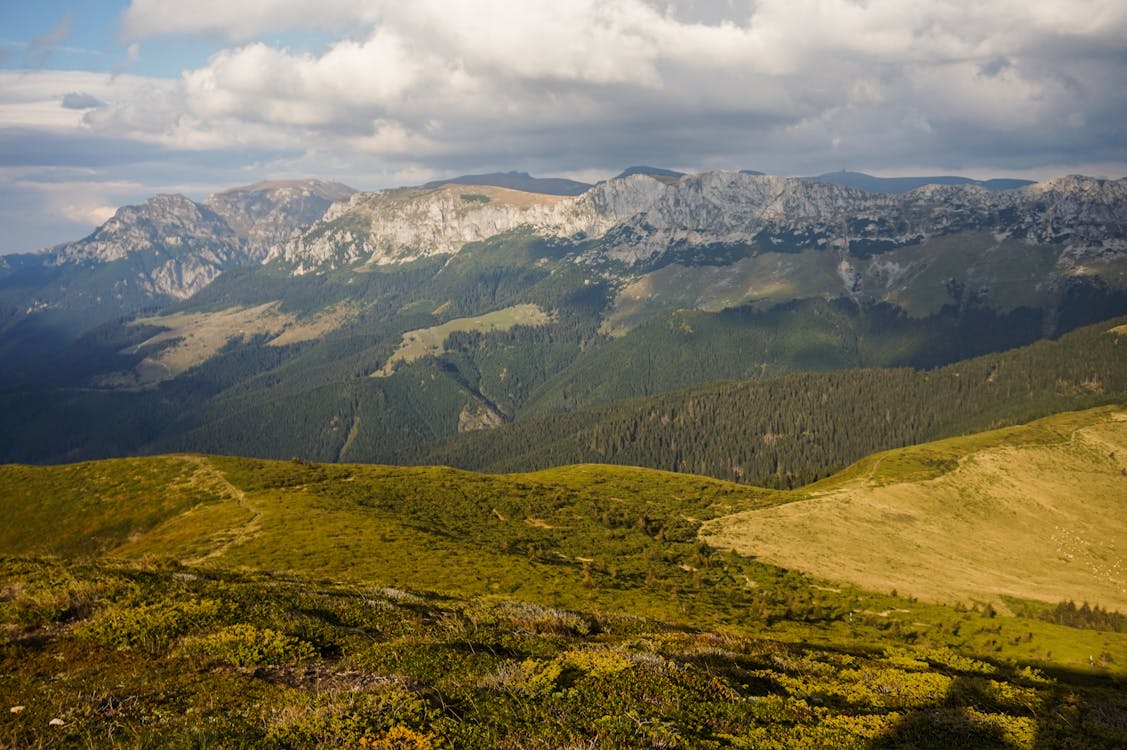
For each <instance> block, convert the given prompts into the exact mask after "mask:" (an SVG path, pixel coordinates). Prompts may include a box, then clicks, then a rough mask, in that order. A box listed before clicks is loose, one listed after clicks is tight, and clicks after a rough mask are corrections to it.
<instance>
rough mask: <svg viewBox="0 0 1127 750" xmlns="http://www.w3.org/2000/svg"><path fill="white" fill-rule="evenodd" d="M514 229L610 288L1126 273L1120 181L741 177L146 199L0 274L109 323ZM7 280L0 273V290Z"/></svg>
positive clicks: (42, 304)
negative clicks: (992, 269)
mask: <svg viewBox="0 0 1127 750" xmlns="http://www.w3.org/2000/svg"><path fill="white" fill-rule="evenodd" d="M521 227H526V228H529V229H530V230H531V231H533V232H535V233H537V234H539V235H541V236H544V237H548V238H555V239H558V240H561V241H564V242H565V243H566V242H568V241H576V244H575V245H574V255H573V259H574V260H575V261H577V262H580V263H585V264H590V265H595V266H599V267H604V266H605V267H606V268H607V269H608V270H607V272H608V273H611V274H612V275H614V276H615V277H617V278H619V279H624V278H630V277H633V276H636V275H637V274H639V273H644V272H645V271H646V270H647V269H652V268H655V267H658V266H660V265H663V264H664V263H667V262H669V261H670V260H671V259H675V258H677V257H680V256H679V254H681V253H684V252H685V251H687V250H688V251H693V252H696V251H700V252H703V253H705V254H708V253H710V252H712V250H711V249H712V248H715V247H739V248H750V249H752V250H753V251H755V252H760V253H763V252H796V251H802V250H810V249H815V250H826V251H830V252H833V253H835V254H836V255H837V256H839V257H838V258H837V259H836V260H835V261H834V263H835V264H836V266H837V275H838V276H839V277H840V279H841V283H842V286H843V288H844V290H845V291H846V292H847V293H850V292H851V291H853V290H855V289H856V288H857V285H858V283H859V281H858V279H859V278H860V276H859V274H863V273H868V274H869V275H872V273H876V272H872V273H870V272H869V271H865V270H864V269H863V268H861V266H859V265H858V263H859V262H861V261H872V262H871V263H869V265H870V266H871V267H872V268H876V269H878V270H879V273H877V275H878V276H879V275H881V274H883V275H884V276H889V278H891V277H892V276H896V275H897V274H899V272H898V271H897V272H896V273H893V271H896V268H900V267H902V266H903V262H902V261H901V260H898V259H896V258H895V257H894V256H893V255H888V254H889V253H892V252H893V251H896V250H899V249H902V248H910V247H913V246H917V245H921V244H924V243H927V242H928V241H929V240H931V239H934V238H938V237H943V236H948V235H956V234H958V233H961V232H977V233H980V234H986V235H993V237H994V238H995V240H996V241H997V242H1005V241H1017V242H1024V243H1030V244H1036V245H1041V246H1049V247H1053V248H1056V250H1054V251H1053V253H1054V258H1055V260H1054V262H1055V273H1056V274H1057V276H1058V277H1063V276H1065V275H1069V274H1078V273H1084V272H1085V268H1087V267H1088V266H1090V265H1091V264H1093V263H1097V264H1098V263H1108V262H1113V263H1118V262H1120V261H1121V260H1124V259H1125V258H1127V180H1118V181H1110V180H1097V179H1092V178H1088V177H1078V176H1070V177H1063V178H1059V179H1055V180H1050V181H1047V182H1044V183H1039V184H1035V185H1030V186H1027V187H1023V188H1019V189H1014V190H1004V191H999V190H988V189H986V188H984V187H982V186H979V185H973V184H967V185H926V186H924V187H920V188H917V189H915V190H911V191H909V192H906V193H901V194H885V193H870V192H865V191H861V190H857V189H855V188H850V187H845V186H840V185H835V184H831V183H827V182H819V181H816V180H804V179H797V178H786V177H777V176H771V175H758V174H747V173H741V172H709V173H705V174H699V175H686V176H681V177H674V176H654V175H649V174H642V173H635V174H630V175H626V176H622V177H618V178H615V179H613V180H608V181H606V182H603V183H600V184H598V185H595V186H594V187H592V188H590V189H589V190H587V191H586V192H584V193H583V194H581V195H578V196H562V195H548V194H541V193H528V192H522V191H519V190H512V189H508V188H505V187H498V186H494V185H487V186H481V185H464V184H443V185H439V186H437V187H423V188H402V189H396V190H382V191H377V192H370V193H356V192H355V191H353V190H352V189H351V188H348V187H346V186H344V185H340V184H337V183H325V182H319V181H316V180H305V181H281V182H267V183H258V184H256V185H250V186H247V187H242V188H235V189H233V190H228V191H224V192H221V193H217V194H216V195H213V196H211V197H210V198H208V199H207V200H206V201H204V202H203V203H195V202H193V201H191V200H189V199H188V198H186V197H184V196H181V195H158V196H155V197H153V198H151V199H149V200H148V201H146V202H145V203H143V204H141V205H138V206H126V207H124V208H122V209H120V210H119V211H118V212H117V213H116V214H115V215H114V217H113V218H112V219H110V220H109V221H108V222H106V223H105V224H104V225H102V226H101V227H99V228H98V229H97V230H95V231H94V232H93V233H92V234H91V235H90V236H88V237H86V238H85V239H82V240H79V241H76V242H71V243H67V244H65V245H60V246H58V247H56V248H52V249H51V250H49V251H45V252H44V253H41V254H38V255H35V256H20V257H19V258H16V259H14V260H13V261H12V262H13V263H15V265H16V266H18V267H20V268H21V269H25V270H26V269H27V268H28V267H29V266H38V267H40V268H42V269H45V270H46V269H56V271H57V272H58V273H62V274H63V275H64V276H65V275H66V274H67V273H70V272H69V271H68V269H78V268H89V267H98V268H99V269H100V270H99V277H98V278H99V280H98V281H97V284H95V282H94V281H90V282H89V283H88V284H87V286H89V287H90V288H89V289H85V291H84V292H83V293H84V294H86V295H87V296H88V297H89V298H90V299H91V300H92V302H91V304H94V303H97V304H106V300H113V299H116V300H118V303H117V304H118V307H119V308H120V309H119V310H118V312H117V314H123V313H125V312H128V311H129V310H131V309H134V308H137V307H138V306H143V305H144V304H151V303H152V302H161V301H169V300H182V299H186V298H188V297H190V296H192V295H194V294H196V293H197V292H199V291H200V290H201V289H203V288H204V287H205V286H207V285H208V284H210V283H211V282H212V281H213V280H214V279H215V278H217V277H218V276H219V275H220V274H222V273H223V272H224V271H226V270H227V269H230V268H234V267H238V266H246V265H255V264H260V263H277V264H279V265H280V266H281V267H282V268H283V269H285V270H287V271H288V272H289V273H292V274H294V275H301V274H308V273H321V272H325V271H328V270H332V269H339V268H348V267H352V266H357V267H361V266H370V265H389V264H397V263H406V262H410V261H413V260H416V259H419V258H426V257H431V256H442V255H452V254H454V253H457V252H459V251H460V250H461V249H462V248H463V247H464V246H465V245H466V244H467V243H471V242H477V241H481V240H486V239H488V238H490V237H493V236H495V235H497V234H500V233H503V232H507V231H511V230H514V229H517V228H521ZM579 240H583V241H584V242H583V243H582V244H580V243H579V242H578V241H579ZM886 261H887V262H886ZM4 265H5V266H8V267H10V266H11V265H12V264H11V263H9V262H8V261H4ZM894 266H895V267H896V268H894ZM889 269H891V270H889ZM10 273H11V272H10V271H9V270H5V268H3V267H0V281H2V280H3V279H4V277H5V275H6V274H10ZM74 273H77V271H74ZM901 275H902V274H901ZM110 277H112V280H111V282H109V283H108V285H107V282H106V279H109V278H110ZM68 278H69V277H68ZM874 278H875V277H874ZM1049 281H1050V282H1052V281H1053V280H1052V279H1049ZM36 283H37V284H38V283H39V282H36ZM60 283H61V282H60ZM67 283H70V287H69V289H70V291H69V292H67V291H65V289H64V287H63V286H59V283H55V282H50V281H47V282H44V283H43V284H40V286H39V287H37V288H34V289H32V288H31V287H29V288H28V289H26V290H25V291H22V292H12V293H11V296H12V298H13V300H14V302H13V303H12V304H11V308H12V309H13V310H18V309H23V310H26V311H27V312H26V314H31V313H32V312H33V311H35V310H39V309H45V308H60V307H65V306H66V305H67V304H68V302H67V294H70V295H73V294H74V293H75V290H76V289H77V287H75V286H74V284H73V283H71V282H67ZM51 284H55V286H58V287H59V288H58V289H56V288H55V287H54V286H51ZM96 285H101V286H106V288H105V289H104V290H103V289H102V288H101V286H99V287H98V288H97V289H95V288H94V286H96ZM13 314H14V313H13ZM20 314H21V315H22V314H25V313H20ZM106 314H109V313H108V312H107V313H106Z"/></svg>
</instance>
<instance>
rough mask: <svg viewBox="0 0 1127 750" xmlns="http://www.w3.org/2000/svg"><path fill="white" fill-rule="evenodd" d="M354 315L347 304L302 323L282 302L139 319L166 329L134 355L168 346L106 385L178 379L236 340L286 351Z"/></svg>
mask: <svg viewBox="0 0 1127 750" xmlns="http://www.w3.org/2000/svg"><path fill="white" fill-rule="evenodd" d="M354 314H355V310H354V309H353V307H352V306H351V305H348V304H344V303H341V304H337V305H332V306H330V307H328V308H326V309H324V310H322V311H320V312H318V313H317V314H316V315H313V316H310V317H308V318H301V317H299V316H298V315H296V314H294V313H289V312H284V311H283V310H282V309H281V303H280V302H277V301H275V302H264V303H263V304H261V305H255V306H253V307H229V308H226V309H223V310H213V311H209V312H180V313H172V314H170V315H158V316H154V317H148V318H137V319H136V320H134V321H133V323H132V324H133V325H149V326H157V327H160V328H164V329H165V330H163V331H161V332H160V333H157V334H155V335H153V336H151V337H149V338H148V339H146V340H145V341H144V342H142V343H141V344H138V345H137V346H136V347H133V350H137V351H140V350H143V349H145V348H146V347H154V346H158V345H160V344H169V345H168V346H166V347H164V348H161V349H160V350H159V351H157V352H155V353H153V354H151V355H150V356H148V357H145V359H144V360H142V361H141V362H140V364H138V365H137V366H136V368H134V370H133V372H128V373H115V374H113V375H110V376H108V377H107V378H104V379H103V382H104V383H105V384H107V385H122V386H137V385H151V384H153V383H157V382H159V381H162V380H168V379H171V378H174V377H176V376H177V375H179V374H180V373H182V372H184V371H186V370H188V369H190V368H192V367H195V366H197V365H201V364H203V363H204V362H206V361H208V360H209V359H211V358H212V357H214V356H215V355H217V354H218V353H219V352H220V350H221V349H223V347H224V346H226V345H227V344H228V343H229V342H230V341H231V340H232V339H237V340H244V339H247V338H252V337H254V336H270V337H272V338H271V339H270V341H269V342H268V344H269V345H271V346H285V345H287V344H295V343H298V342H301V341H309V340H312V339H316V338H320V337H322V336H324V335H325V334H326V333H328V332H330V331H332V330H335V329H336V328H339V327H340V326H341V325H343V324H344V322H345V321H346V320H348V319H349V318H350V317H351V316H352V315H354Z"/></svg>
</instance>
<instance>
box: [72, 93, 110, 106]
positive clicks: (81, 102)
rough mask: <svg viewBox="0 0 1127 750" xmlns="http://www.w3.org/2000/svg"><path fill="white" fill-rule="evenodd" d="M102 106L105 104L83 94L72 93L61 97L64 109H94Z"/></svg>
mask: <svg viewBox="0 0 1127 750" xmlns="http://www.w3.org/2000/svg"><path fill="white" fill-rule="evenodd" d="M104 105H105V102H104V101H102V100H101V99H99V98H98V97H96V96H94V95H93V94H84V93H82V92H80V91H72V92H71V93H69V94H66V95H64V96H63V108H64V109H95V108H97V107H101V106H104Z"/></svg>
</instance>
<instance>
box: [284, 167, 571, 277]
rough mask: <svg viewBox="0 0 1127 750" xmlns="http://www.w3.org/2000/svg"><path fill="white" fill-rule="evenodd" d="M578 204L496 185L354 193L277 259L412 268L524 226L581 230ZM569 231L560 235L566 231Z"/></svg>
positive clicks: (303, 266)
mask: <svg viewBox="0 0 1127 750" xmlns="http://www.w3.org/2000/svg"><path fill="white" fill-rule="evenodd" d="M575 200H576V199H572V198H566V197H563V196H557V195H548V194H542V193H526V192H522V191H519V190H510V189H508V188H501V187H496V186H492V185H461V184H445V185H442V186H440V187H437V188H399V189H394V190H380V191H377V192H374V193H360V194H356V195H353V196H352V197H351V198H349V200H348V201H345V202H341V203H337V204H335V205H334V206H333V207H331V208H330V209H329V210H328V211H327V212H326V213H325V215H324V217H323V218H322V219H321V221H318V222H317V223H315V224H314V225H313V226H312V227H310V228H309V229H308V230H307V231H305V232H304V233H302V234H301V235H300V236H299V237H297V238H295V239H292V240H290V241H289V242H288V243H287V244H286V246H285V247H284V248H282V249H281V250H280V251H278V252H275V253H272V254H271V257H274V258H280V259H282V260H283V261H285V262H289V263H292V264H294V265H295V266H296V267H297V272H299V273H301V272H306V271H309V270H313V269H315V268H326V267H329V268H336V267H342V266H346V265H351V264H353V263H357V262H361V261H362V262H366V263H374V264H388V263H405V262H409V261H412V260H415V259H418V258H424V257H430V256H433V255H449V254H452V253H455V252H457V251H458V250H460V249H461V248H462V247H463V246H465V245H466V244H467V243H469V242H476V241H479V240H483V239H487V238H489V237H492V236H494V235H497V234H500V233H502V232H507V231H509V230H512V229H515V228H517V227H519V226H530V227H533V228H535V229H537V230H538V231H543V232H546V233H549V234H556V233H558V232H560V231H567V229H568V228H570V231H568V232H567V233H569V234H570V233H574V232H575V231H582V230H583V229H584V228H585V225H583V224H582V223H581V222H579V221H568V212H567V211H565V210H562V208H561V207H562V206H567V205H570V204H571V203H572V202H574V201H575ZM563 225H566V227H565V228H563V229H561V226H563Z"/></svg>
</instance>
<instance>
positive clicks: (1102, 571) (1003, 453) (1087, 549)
mask: <svg viewBox="0 0 1127 750" xmlns="http://www.w3.org/2000/svg"><path fill="white" fill-rule="evenodd" d="M795 494H796V495H799V496H801V497H802V499H800V500H798V501H795V502H792V503H788V504H786V505H782V506H775V507H772V508H767V509H761V510H753V511H747V512H743V513H738V514H735V515H733V516H728V517H725V518H723V519H720V520H718V521H714V522H710V523H708V524H706V527H705V529H704V530H703V531H702V533H703V538H704V539H706V540H707V541H708V542H709V544H712V545H715V546H718V547H724V548H734V549H736V550H738V551H740V552H741V553H743V554H748V555H756V556H758V557H759V558H761V559H763V560H767V561H770V562H774V563H776V564H779V565H784V566H786V567H790V568H797V569H799V570H804V571H808V572H811V573H813V574H815V575H819V576H825V577H833V578H836V579H844V580H848V581H851V582H852V583H854V584H856V585H859V586H863V587H866V588H874V589H881V590H886V589H889V588H895V589H900V590H909V591H912V592H913V593H914V594H916V595H917V596H921V597H927V598H930V599H932V600H940V601H952V600H958V599H962V600H967V599H972V598H975V599H979V600H983V599H992V600H993V601H994V603H995V605H996V606H999V607H1001V606H1003V605H1002V602H1001V601H1000V600H999V596H1002V595H1005V596H1010V597H1017V598H1026V599H1030V598H1040V599H1047V600H1058V599H1059V600H1065V599H1068V598H1070V597H1073V598H1079V597H1082V598H1084V599H1086V600H1087V601H1088V602H1090V603H1091V604H1093V605H1095V604H1099V605H1102V606H1104V607H1106V608H1108V609H1115V610H1121V611H1122V610H1127V590H1125V589H1127V568H1125V567H1124V565H1125V563H1124V560H1123V559H1122V557H1121V556H1120V554H1119V553H1118V551H1117V546H1118V545H1119V544H1121V543H1122V540H1123V539H1125V538H1127V521H1125V520H1124V516H1123V510H1124V498H1127V412H1124V411H1123V410H1122V408H1116V407H1108V408H1103V409H1095V410H1090V411H1086V412H1078V413H1072V414H1064V415H1056V416H1054V417H1050V418H1047V419H1043V420H1039V421H1037V422H1034V423H1032V424H1030V425H1023V426H1020V427H1011V428H1008V429H1005V430H997V431H993V432H987V433H981V434H977V435H971V436H968V437H962V438H952V439H948V440H944V441H940V442H937V443H928V444H926V445H922V446H915V447H912V448H905V449H901V450H898V451H892V452H889V453H881V454H877V455H875V456H872V457H869V458H868V459H866V460H865V461H863V462H861V463H860V464H858V465H857V466H855V467H853V468H852V469H851V471H849V472H843V473H842V474H841V475H837V476H834V477H833V478H831V479H829V480H826V481H825V482H821V483H819V484H818V485H814V486H812V487H809V488H806V489H804V490H802V491H800V492H798V493H795ZM829 538H832V539H834V543H833V544H809V543H806V542H807V540H809V539H829ZM1080 592H1083V593H1082V594H1081V593H1080Z"/></svg>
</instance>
